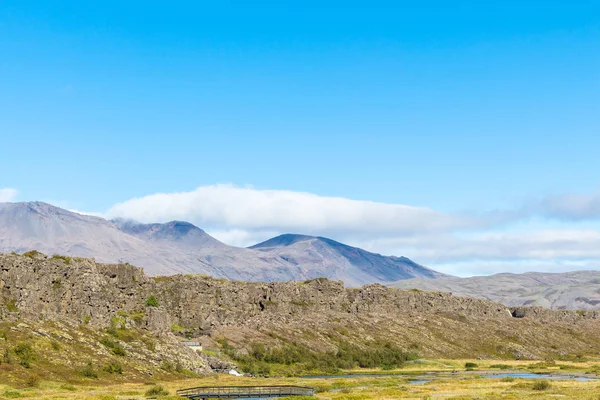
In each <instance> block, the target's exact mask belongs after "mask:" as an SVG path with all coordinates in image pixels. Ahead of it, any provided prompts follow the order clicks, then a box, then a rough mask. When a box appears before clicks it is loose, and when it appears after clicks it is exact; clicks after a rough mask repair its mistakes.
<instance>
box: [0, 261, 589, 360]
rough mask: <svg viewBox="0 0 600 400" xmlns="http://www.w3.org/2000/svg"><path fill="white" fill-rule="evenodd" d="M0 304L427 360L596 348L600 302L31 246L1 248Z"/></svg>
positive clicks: (38, 315) (33, 313)
mask: <svg viewBox="0 0 600 400" xmlns="http://www.w3.org/2000/svg"><path fill="white" fill-rule="evenodd" d="M151 298H153V300H155V301H151ZM0 310H1V311H0V315H3V316H4V318H5V319H8V318H16V315H18V317H19V318H23V319H29V320H31V319H34V320H39V319H50V320H67V319H68V320H72V321H79V322H81V321H86V320H87V321H88V322H89V324H90V326H94V327H97V328H102V327H106V326H109V325H110V324H111V321H113V318H114V317H116V316H121V317H123V316H131V318H129V317H127V318H126V319H127V323H128V324H132V325H135V326H138V327H140V328H143V329H146V330H149V331H151V332H154V333H156V334H159V335H168V332H170V331H171V330H172V327H173V326H174V325H177V326H181V327H182V328H183V331H185V332H188V333H190V334H192V335H193V336H195V337H204V338H205V339H206V340H207V341H209V342H210V343H215V341H217V340H218V339H223V338H227V339H228V340H229V341H230V343H232V344H234V345H235V346H238V347H245V346H248V345H249V344H250V343H252V342H255V341H259V342H263V343H266V344H271V345H277V344H278V343H281V341H282V340H285V341H291V342H294V343H299V344H304V345H306V346H310V348H313V349H322V350H328V349H331V348H332V347H334V346H335V345H336V343H338V342H339V341H347V342H355V343H357V344H360V343H366V342H370V341H374V340H385V341H389V342H392V343H396V344H398V345H401V346H403V347H406V348H413V349H418V351H419V352H420V353H421V354H422V355H424V356H430V357H466V358H474V357H478V356H483V357H498V358H512V357H516V356H520V357H530V358H538V357H539V358H542V357H554V356H556V357H558V356H564V355H567V354H576V353H582V354H589V353H590V352H592V353H599V352H600V312H598V311H587V312H575V311H552V310H547V309H542V308H527V307H525V308H509V307H507V306H504V305H503V304H500V303H494V302H490V301H485V300H477V299H473V298H467V297H455V296H452V295H450V294H448V293H424V292H418V291H402V290H397V289H390V288H386V287H384V286H382V285H378V284H373V285H367V286H364V287H362V288H360V289H348V288H345V287H344V285H343V283H341V282H337V281H328V280H325V279H316V280H312V281H309V282H304V283H298V282H286V283H245V282H234V281H226V280H216V279H212V278H208V277H205V276H189V275H186V276H184V275H176V276H171V277H160V278H148V277H147V276H146V275H144V273H143V272H142V270H141V269H139V268H136V267H133V266H130V265H116V264H112V265H104V264H98V263H96V262H94V261H91V260H68V259H67V260H63V259H58V258H55V259H46V258H44V257H42V256H35V255H34V256H31V257H26V256H18V255H0ZM10 310H13V311H10ZM15 310H18V312H17V311H15ZM134 316H135V317H134Z"/></svg>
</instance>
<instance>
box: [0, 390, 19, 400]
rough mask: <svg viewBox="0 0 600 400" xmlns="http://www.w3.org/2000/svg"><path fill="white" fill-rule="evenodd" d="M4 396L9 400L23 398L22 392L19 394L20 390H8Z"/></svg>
mask: <svg viewBox="0 0 600 400" xmlns="http://www.w3.org/2000/svg"><path fill="white" fill-rule="evenodd" d="M3 396H4V397H7V398H9V399H18V398H19V397H21V392H19V391H18V390H10V389H7V390H6V391H5V392H4V394H3Z"/></svg>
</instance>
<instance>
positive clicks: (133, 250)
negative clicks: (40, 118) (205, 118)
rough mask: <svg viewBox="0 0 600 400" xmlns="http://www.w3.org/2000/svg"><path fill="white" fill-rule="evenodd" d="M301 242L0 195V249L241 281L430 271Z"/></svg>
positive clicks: (321, 242)
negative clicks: (224, 236)
mask: <svg viewBox="0 0 600 400" xmlns="http://www.w3.org/2000/svg"><path fill="white" fill-rule="evenodd" d="M293 237H296V238H298V237H301V238H308V236H306V235H297V236H293ZM298 243H301V242H298V241H297V242H296V244H298ZM304 243H305V246H304V248H297V247H296V248H292V249H291V250H294V251H293V254H292V255H288V254H285V253H286V252H285V251H282V250H281V249H279V248H277V247H275V246H274V247H273V248H271V249H265V248H260V247H256V248H241V247H234V246H229V245H227V244H225V243H222V242H220V241H218V240H217V239H215V238H213V237H212V236H210V235H209V234H208V233H206V232H205V231H204V230H202V229H201V228H199V227H196V226H195V225H193V224H191V223H188V222H185V221H171V222H167V223H153V224H141V223H137V222H135V221H129V220H123V219H116V220H113V221H109V220H106V219H104V218H101V217H97V216H89V215H84V214H79V213H76V212H71V211H67V210H64V209H61V208H59V207H55V206H53V205H51V204H48V203H43V202H29V203H0V251H3V252H11V251H16V252H25V251H28V250H38V251H41V252H42V253H45V254H55V253H56V254H61V255H68V256H78V257H94V258H96V259H98V261H101V262H130V263H132V264H135V265H142V266H143V267H144V268H145V269H146V271H147V272H148V273H149V274H150V275H170V274H177V273H183V274H185V273H202V274H208V275H211V276H214V277H217V278H228V279H235V280H246V281H267V282H271V281H290V280H300V281H302V280H307V279H314V278H320V277H325V278H330V279H339V280H343V281H344V282H345V283H346V284H348V285H354V286H359V285H362V284H367V283H375V282H380V283H385V282H392V281H395V280H398V279H404V278H413V277H428V278H429V277H435V276H438V275H437V274H438V273H436V272H435V271H432V270H430V269H428V268H426V267H423V266H421V265H419V264H417V263H414V262H412V261H411V260H409V259H408V258H405V257H404V258H401V257H386V256H381V255H377V254H374V253H370V252H367V251H365V250H362V249H358V248H353V247H351V246H347V245H344V244H342V243H339V242H336V241H334V240H331V239H327V238H319V239H318V242H315V243H314V248H313V247H311V246H310V245H309V246H306V242H304ZM253 247H255V246H253ZM288 250H290V249H288ZM351 253H354V254H351ZM439 276H441V274H439Z"/></svg>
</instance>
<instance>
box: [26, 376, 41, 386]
mask: <svg viewBox="0 0 600 400" xmlns="http://www.w3.org/2000/svg"><path fill="white" fill-rule="evenodd" d="M39 384H40V377H39V376H37V375H29V376H28V377H27V379H26V380H25V385H26V386H28V387H37V386H38V385H39Z"/></svg>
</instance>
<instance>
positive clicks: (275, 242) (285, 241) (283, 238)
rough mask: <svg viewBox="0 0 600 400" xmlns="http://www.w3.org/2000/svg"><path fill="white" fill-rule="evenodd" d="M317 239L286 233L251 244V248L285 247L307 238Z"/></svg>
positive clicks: (310, 237)
mask: <svg viewBox="0 0 600 400" xmlns="http://www.w3.org/2000/svg"><path fill="white" fill-rule="evenodd" d="M313 239H317V237H315V236H308V235H299V234H294V233H284V234H283V235H279V236H275V237H274V238H271V239H269V240H265V241H264V242H261V243H258V244H255V245H254V246H250V247H249V248H250V249H264V248H268V247H285V246H291V245H293V244H295V243H298V242H305V241H307V240H313Z"/></svg>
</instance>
